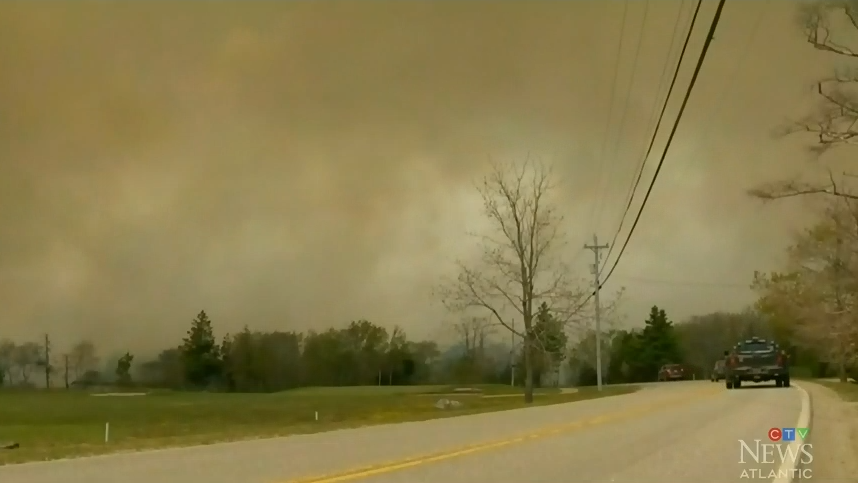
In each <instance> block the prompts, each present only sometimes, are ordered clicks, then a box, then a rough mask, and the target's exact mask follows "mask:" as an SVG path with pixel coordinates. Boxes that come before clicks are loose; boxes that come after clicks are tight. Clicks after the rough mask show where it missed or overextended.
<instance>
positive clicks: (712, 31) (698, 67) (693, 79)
mask: <svg viewBox="0 0 858 483" xmlns="http://www.w3.org/2000/svg"><path fill="white" fill-rule="evenodd" d="M725 1H726V0H719V2H718V8H717V9H716V10H715V16H714V17H713V18H712V25H710V27H709V32H708V33H707V34H706V40H705V41H704V43H703V48H702V50H701V51H700V58H699V59H698V60H697V65H696V66H695V67H694V74H693V75H692V76H691V81H690V82H689V84H688V90H687V91H686V93H685V97H684V98H683V99H682V105H680V106H679V112H678V113H677V115H676V121H675V122H674V123H673V129H671V131H670V136H669V137H668V138H667V144H666V145H665V146H664V151H662V153H661V158H660V159H659V160H658V166H656V168H655V174H654V175H653V177H652V181H651V182H650V184H649V188H648V189H647V191H646V195H645V196H644V199H643V203H641V207H640V209H639V210H638V214H637V216H636V217H635V221H634V223H632V227H631V229H630V230H629V234H628V235H627V236H626V241H625V242H623V246H622V248H620V253H619V254H618V255H617V259H616V260H615V261H614V265H613V266H612V267H611V270H610V271H609V272H608V275H606V276H605V278H604V280H602V285H604V284H605V282H607V281H608V279H610V278H611V274H613V273H614V270H615V269H616V268H617V265H618V264H619V263H620V259H621V258H622V257H623V253H624V252H625V251H626V247H628V246H629V241H630V240H631V239H632V235H633V234H634V232H635V228H636V227H637V226H638V222H639V221H640V219H641V215H642V214H643V211H644V208H646V203H647V201H648V200H649V196H650V194H652V188H653V187H654V186H655V182H656V180H657V179H658V175H659V173H660V172H661V167H662V166H663V165H664V159H665V158H666V157H667V153H668V151H669V150H670V144H671V142H673V137H674V136H675V135H676V130H677V129H678V128H679V122H680V121H681V120H682V114H683V113H684V112H685V107H686V106H687V105H688V100H689V99H690V98H691V92H692V91H693V90H694V84H695V83H696V82H697V77H698V76H699V75H700V70H701V68H702V67H703V61H704V60H705V59H706V53H707V52H708V51H709V46H710V45H711V44H712V39H713V38H714V37H715V29H716V28H717V27H718V21H719V20H720V19H721V12H722V11H723V10H724V3H725ZM702 3H703V0H700V1H699V3H698V8H699V6H700V5H701V4H702ZM693 27H694V23H693V22H692V29H693ZM680 64H682V61H681V60H680Z"/></svg>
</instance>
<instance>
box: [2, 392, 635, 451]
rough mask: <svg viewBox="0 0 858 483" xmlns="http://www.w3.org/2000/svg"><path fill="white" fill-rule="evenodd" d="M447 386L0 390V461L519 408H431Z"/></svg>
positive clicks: (474, 402)
mask: <svg viewBox="0 0 858 483" xmlns="http://www.w3.org/2000/svg"><path fill="white" fill-rule="evenodd" d="M450 389H451V388H450V387H448V386H417V387H399V388H396V387H393V388H391V387H384V386H382V387H355V388H306V389H300V390H294V391H285V392H281V393H275V394H216V393H183V392H163V393H154V394H149V395H146V396H125V397H112V396H101V397H95V396H91V395H89V394H86V393H79V392H65V391H53V392H47V391H33V392H0V442H4V441H16V442H18V443H19V444H20V445H21V447H20V448H19V449H16V450H9V451H2V452H0V464H9V463H18V462H24V461H35V460H47V459H55V458H62V457H71V456H83V455H94V454H103V453H110V452H115V451H125V450H140V449H152V448H163V447H171V446H183V445H194V444H210V443H215V442H221V441H232V440H241V439H252V438H261V437H274V436H285V435H289V434H299V433H313V432H321V431H328V430H332V429H339V428H347V427H358V426H367V425H373V424H384V423H397V422H404V421H419V420H426V419H434V418H443V417H450V416H459V415H466V414H475V413H482V412H490V411H501V410H506V409H515V408H520V407H523V406H524V402H523V399H522V398H518V397H499V398H483V397H479V396H467V395H465V396H464V397H454V396H449V397H448V398H449V399H457V400H459V401H460V402H461V403H462V406H461V407H459V408H456V409H446V410H441V409H437V408H435V407H434V404H435V401H436V400H437V399H438V398H439V396H438V394H442V393H445V391H448V390H450ZM493 389H494V390H497V391H500V389H499V388H493ZM636 389H637V388H635V387H617V388H606V389H605V390H604V391H602V392H601V393H599V392H597V391H595V390H593V389H590V388H586V389H582V390H580V391H579V392H577V393H572V394H559V393H553V394H544V395H541V396H540V397H537V398H535V399H534V405H537V406H540V405H547V404H558V403H564V402H573V401H580V400H584V399H592V398H596V397H604V396H614V395H619V394H627V393H630V392H634V391H635V390H636ZM484 390H485V389H484ZM448 392H449V391H448ZM518 392H520V391H518ZM495 394H496V393H495ZM316 411H318V412H319V420H318V421H316V419H315V414H316ZM106 422H109V423H110V442H109V443H105V442H104V426H105V423H106Z"/></svg>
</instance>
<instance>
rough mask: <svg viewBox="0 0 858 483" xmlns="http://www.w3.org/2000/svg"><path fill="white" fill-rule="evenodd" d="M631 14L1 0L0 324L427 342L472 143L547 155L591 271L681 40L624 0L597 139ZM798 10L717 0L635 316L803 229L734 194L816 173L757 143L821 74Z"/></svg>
mask: <svg viewBox="0 0 858 483" xmlns="http://www.w3.org/2000/svg"><path fill="white" fill-rule="evenodd" d="M624 5H625V4H624V3H621V2H598V3H596V2H526V3H525V2H516V3H512V2H510V3H508V2H492V3H486V2H479V3H477V2H458V3H457V2H432V3H429V2H381V1H378V2H340V1H329V2H324V3H318V2H301V1H296V2H277V3H273V2H272V3H263V2H241V3H238V2H211V3H202V2H200V3H191V2H187V3H185V2H182V3H160V2H156V3H143V2H140V3H122V4H120V3H97V2H85V1H80V2H74V3H72V2H69V3H62V4H60V3H51V4H47V3H36V2H4V3H2V4H0V65H3V66H4V67H5V68H4V69H2V70H0V106H3V107H2V108H0V172H2V173H3V175H2V176H0V197H2V198H0V217H2V222H3V223H2V225H0V226H2V228H0V321H2V324H3V325H2V333H0V337H2V336H8V337H12V338H16V339H18V340H24V339H34V338H36V337H39V335H40V334H42V333H45V332H48V333H50V334H51V335H52V337H53V338H54V339H55V341H56V344H57V345H59V346H67V345H71V344H72V343H74V342H75V341H76V340H79V339H81V338H87V339H91V340H93V341H95V342H96V343H97V344H98V345H99V347H103V348H104V351H105V352H109V351H112V350H122V351H124V350H126V349H127V350H132V351H136V350H139V351H151V350H155V349H159V348H161V347H163V346H164V345H165V341H166V340H172V339H175V340H176V341H178V340H179V338H180V337H181V336H182V334H184V332H185V331H186V330H187V328H188V325H189V323H190V321H191V319H192V318H193V317H194V316H195V315H196V314H197V313H198V312H199V311H200V310H201V309H205V310H206V312H207V313H208V314H209V316H210V317H211V318H212V320H213V321H214V324H215V326H216V329H217V330H218V332H219V333H221V334H222V333H224V332H227V331H230V332H231V331H236V330H240V328H241V327H242V326H244V325H245V324H247V325H250V326H251V327H252V328H255V329H259V330H274V329H280V330H307V329H310V328H326V327H329V326H338V325H342V324H346V323H348V322H349V321H351V320H356V319H368V320H371V321H373V322H376V323H379V324H382V325H386V326H393V325H400V326H402V327H403V328H405V330H406V332H407V333H408V334H410V335H412V336H413V337H441V336H442V335H443V330H442V329H443V327H442V326H443V324H442V321H444V320H446V319H449V318H451V317H450V316H449V315H447V314H446V313H445V312H444V311H443V310H442V308H441V307H440V305H439V304H438V303H436V302H435V301H434V300H433V298H432V287H433V286H434V285H435V284H437V283H438V282H439V280H440V279H441V277H442V276H444V275H449V274H451V273H452V272H451V271H452V270H453V266H452V262H453V260H455V259H456V258H460V257H465V258H467V257H469V256H472V255H473V253H474V251H473V240H472V239H470V238H469V237H468V236H467V235H466V233H467V232H468V231H469V230H471V229H472V228H473V227H475V226H479V224H480V223H483V221H482V220H481V215H480V206H479V203H478V199H477V198H476V192H475V191H474V189H473V185H472V182H473V180H475V179H478V178H479V177H480V176H482V175H483V174H484V172H485V169H486V166H487V160H488V159H489V158H492V159H496V160H511V161H514V160H520V159H522V158H523V157H524V156H526V155H527V154H528V153H530V154H531V155H533V156H536V157H538V158H540V159H541V160H543V161H545V162H548V163H551V164H553V165H554V168H555V170H556V173H557V176H558V179H557V180H558V183H559V184H560V186H561V188H560V190H559V191H558V193H559V194H560V198H559V199H558V202H559V203H561V204H562V206H565V207H568V212H567V213H566V215H567V221H568V227H567V228H568V229H567V231H568V233H569V253H568V258H569V259H570V260H574V262H575V266H576V267H577V268H578V269H579V270H580V276H581V278H582V279H584V278H586V279H589V278H590V275H589V272H588V265H587V264H589V263H592V253H591V252H589V251H585V250H584V249H583V247H582V245H583V244H584V243H587V242H590V241H591V239H592V237H593V234H594V233H598V234H599V237H600V238H601V239H602V240H604V241H610V238H611V237H612V236H613V234H614V231H615V230H616V228H617V224H618V222H619V217H620V214H621V212H622V209H623V207H624V206H625V203H626V193H627V190H628V188H629V185H630V182H631V180H632V177H633V176H634V171H635V168H636V166H637V165H638V163H639V162H640V159H641V156H642V154H643V152H644V150H645V147H646V141H647V138H648V136H649V134H650V130H651V129H652V128H653V124H652V122H651V121H652V119H653V113H654V111H653V109H655V108H656V106H657V105H658V104H659V102H660V99H661V97H662V96H663V94H664V92H665V91H664V90H663V91H662V92H661V93H659V92H658V90H657V89H658V86H659V81H660V79H661V75H662V71H663V69H664V65H665V62H666V61H667V57H668V52H669V51H670V46H671V41H672V39H673V25H674V22H675V20H676V19H677V14H678V13H681V17H680V32H679V34H678V37H682V36H683V35H684V32H685V29H686V28H687V24H688V20H689V19H690V13H691V11H692V9H693V7H694V5H693V3H692V2H689V1H686V2H678V1H661V2H629V4H628V17H627V19H626V28H625V31H624V39H623V41H624V45H623V49H622V52H621V54H620V56H621V57H620V58H621V62H620V67H619V73H618V76H619V77H618V79H619V80H618V82H619V84H618V94H617V97H616V99H615V102H616V105H615V109H614V112H613V114H612V116H613V117H612V119H613V120H612V122H611V123H610V126H611V132H610V133H609V136H610V137H608V138H607V139H608V140H607V142H605V139H606V138H605V136H606V134H605V127H606V123H607V121H608V117H607V116H608V105H609V98H610V93H611V88H612V79H613V77H612V74H613V69H614V65H615V63H616V61H617V42H618V41H619V38H620V31H621V19H622V18H623V9H624ZM796 5H797V3H790V2H740V3H728V4H727V6H726V8H725V11H724V15H723V17H722V20H721V24H720V26H719V29H718V31H717V34H716V38H715V41H714V42H713V44H712V48H711V49H710V54H709V56H708V57H707V60H706V64H705V65H704V68H703V71H702V73H701V77H700V79H699V81H698V83H697V86H696V88H695V91H694V94H693V96H692V98H691V101H690V103H689V106H688V109H687V111H686V114H685V116H684V117H683V120H682V123H681V125H680V128H679V131H678V133H677V136H676V138H675V139H674V142H673V145H672V147H671V150H670V153H669V155H668V157H667V159H666V161H665V164H664V168H663V171H662V174H661V175H660V177H659V181H658V183H657V184H656V186H655V189H654V191H653V194H652V197H651V199H650V201H649V203H648V205H647V209H646V212H645V213H644V215H643V217H642V219H641V222H640V225H639V226H638V228H637V230H636V233H635V237H634V238H633V240H632V242H631V243H630V245H629V248H628V249H627V251H626V253H625V254H624V255H623V259H622V262H621V263H620V265H619V267H618V269H617V271H616V272H615V273H614V275H613V277H612V278H611V280H610V281H609V282H608V284H607V285H606V287H605V289H606V291H607V293H608V294H610V293H613V292H614V291H616V290H617V289H618V288H619V287H621V286H625V287H626V288H627V290H626V297H627V299H626V302H625V305H624V310H623V312H624V313H625V314H626V315H627V317H628V324H631V325H637V324H640V323H642V321H643V320H644V319H645V318H646V315H647V312H648V309H649V307H650V306H652V305H654V304H656V305H659V306H660V307H663V308H664V309H666V310H667V313H668V314H669V315H670V317H671V318H672V319H674V320H682V319H684V318H687V317H689V316H691V315H694V314H704V313H707V312H713V311H717V310H740V309H741V308H742V307H743V306H745V305H747V304H748V303H751V302H752V301H753V294H752V293H751V292H750V290H749V289H748V288H747V285H748V284H749V283H750V281H751V277H752V274H753V271H754V270H770V269H774V268H777V264H778V262H779V260H780V259H781V257H782V254H783V248H784V247H785V246H786V244H787V243H788V242H789V236H790V234H791V233H792V231H793V230H795V229H796V228H799V227H801V226H802V223H803V222H804V221H806V220H807V217H806V216H804V215H803V213H804V212H805V211H804V208H803V205H802V202H801V201H783V202H777V203H770V204H762V203H760V202H759V201H756V200H753V199H750V198H749V197H748V196H747V195H746V194H745V192H746V190H747V189H748V188H750V187H752V186H754V185H756V184H758V183H760V182H763V181H766V180H770V179H777V178H781V177H786V176H789V175H791V174H794V173H804V174H810V175H814V174H815V173H816V172H815V171H813V170H812V168H811V167H810V164H809V163H808V162H809V159H810V158H809V156H808V154H807V152H806V150H805V149H804V147H806V146H807V145H809V144H811V143H812V142H813V138H812V137H808V136H802V135H795V136H791V137H789V138H786V139H779V138H776V137H774V136H773V135H772V132H773V131H774V130H775V129H776V128H777V127H778V126H780V125H782V124H783V123H784V122H785V121H786V120H788V119H795V118H799V117H801V116H802V115H804V114H805V113H807V112H808V110H809V109H811V107H812V106H813V100H814V98H813V91H812V89H811V86H812V83H813V82H814V81H815V80H817V79H818V78H820V77H822V76H825V75H827V74H829V73H830V72H831V67H832V66H833V65H834V64H832V61H833V58H832V57H831V56H829V55H827V54H826V53H824V52H820V51H817V50H814V49H813V48H812V47H810V46H809V45H807V44H806V42H805V41H804V39H803V38H802V34H801V31H800V29H799V26H798V24H797V22H796V18H795V6H796ZM680 7H681V8H682V11H681V12H680V11H679V10H678V9H679V8H680ZM645 8H648V9H649V11H648V12H647V18H646V25H645V28H644V29H643V37H642V39H641V40H638V35H639V33H640V31H641V21H642V19H643V16H644V9H645ZM714 8H715V3H714V2H707V4H706V5H705V6H704V8H703V11H702V13H701V19H700V21H699V22H698V26H697V29H696V34H695V37H694V39H695V40H694V42H692V45H690V47H689V54H688V55H687V60H686V63H685V64H684V67H683V73H684V75H682V76H681V78H680V80H679V82H678V85H677V88H676V89H677V92H675V93H674V99H673V102H672V104H671V105H672V106H673V108H672V109H671V110H670V111H669V113H668V116H667V120H668V121H670V122H665V125H663V127H662V135H661V136H660V138H659V139H660V142H659V143H657V144H656V147H655V149H654V155H653V156H652V157H651V159H650V160H649V162H648V163H647V166H648V169H647V171H646V173H645V174H644V181H643V182H642V186H641V188H639V193H638V198H636V200H637V201H636V202H635V205H634V209H635V210H636V208H637V206H638V205H639V203H640V201H641V199H642V195H643V193H644V191H645V187H646V185H647V184H648V182H649V179H650V178H651V176H652V173H653V169H654V168H655V165H656V164H657V161H658V156H657V154H660V152H661V149H662V147H663V145H664V140H665V139H666V134H667V132H668V131H669V127H670V125H672V121H673V119H674V118H675V111H676V108H677V107H678V105H679V100H680V99H681V96H680V94H682V93H683V92H684V90H685V86H686V85H687V83H688V79H689V77H690V74H691V70H692V68H693V62H692V61H693V60H694V59H696V57H697V54H698V52H699V50H700V47H701V45H702V40H703V38H704V35H705V32H706V30H707V28H708V24H709V22H710V19H711V16H712V14H713V12H714ZM680 42H681V38H679V39H678V40H677V43H680ZM638 45H640V53H639V56H638V58H637V63H636V65H635V63H634V58H635V55H634V54H635V49H636V47H637V46H638ZM678 47H679V46H678V45H675V46H674V50H673V55H674V56H675V55H676V54H677V53H678ZM633 65H634V66H635V75H634V82H633V84H631V82H630V81H631V80H632V71H633ZM668 80H669V79H668ZM630 84H631V88H629V85H630ZM665 84H666V83H665ZM665 87H666V85H665ZM626 93H629V96H628V100H627V99H626ZM623 108H625V122H624V130H623V132H622V133H621V134H618V133H617V130H618V128H619V125H620V117H621V114H620V113H621V111H622V110H623ZM603 142H604V143H605V145H606V146H607V149H605V150H604V151H603V150H602V146H603ZM836 156H837V155H835V157H836ZM630 222H631V220H627V224H626V225H625V226H626V228H625V230H628V227H629V226H630ZM625 230H624V233H625ZM624 233H623V235H622V236H621V237H620V239H619V241H622V240H623V239H624ZM617 251H618V250H617ZM617 251H615V252H614V254H613V256H616V253H617ZM689 282H694V284H693V285H688V283H689Z"/></svg>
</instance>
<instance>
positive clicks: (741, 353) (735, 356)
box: [724, 337, 790, 389]
mask: <svg viewBox="0 0 858 483" xmlns="http://www.w3.org/2000/svg"><path fill="white" fill-rule="evenodd" d="M724 356H725V357H726V361H727V362H726V364H725V365H724V368H725V370H724V384H725V385H726V386H727V389H733V388H736V389H738V388H740V387H742V383H743V382H768V381H775V386H777V387H789V385H790V381H789V357H788V356H787V354H786V352H785V351H783V350H781V348H780V347H778V345H777V344H776V343H774V342H772V341H768V340H766V339H760V338H759V337H752V338H750V339H747V340H744V341H742V342H739V343H738V344H736V345H735V347H733V349H732V350H728V351H724Z"/></svg>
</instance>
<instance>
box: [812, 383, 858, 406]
mask: <svg viewBox="0 0 858 483" xmlns="http://www.w3.org/2000/svg"><path fill="white" fill-rule="evenodd" d="M814 382H816V383H817V384H821V385H823V386H825V387H827V388H829V389H833V390H834V391H835V392H836V393H837V394H838V395H839V396H840V397H841V398H842V399H843V400H844V401H851V402H858V384H856V383H854V382H831V381H814Z"/></svg>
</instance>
